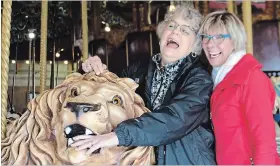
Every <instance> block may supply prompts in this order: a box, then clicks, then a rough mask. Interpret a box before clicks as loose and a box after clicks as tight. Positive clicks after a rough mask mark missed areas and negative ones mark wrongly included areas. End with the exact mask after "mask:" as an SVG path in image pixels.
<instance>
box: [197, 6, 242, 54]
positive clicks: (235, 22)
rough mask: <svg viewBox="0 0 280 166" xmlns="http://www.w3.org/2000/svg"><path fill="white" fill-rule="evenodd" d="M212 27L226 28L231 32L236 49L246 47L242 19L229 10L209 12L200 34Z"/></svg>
mask: <svg viewBox="0 0 280 166" xmlns="http://www.w3.org/2000/svg"><path fill="white" fill-rule="evenodd" d="M210 29H218V30H219V29H220V30H222V29H225V30H227V32H228V33H229V34H230V36H231V39H232V40H233V43H234V48H235V51H239V50H245V49H246V39H247V38H246V32H245V28H244V25H243V23H242V22H241V21H240V19H239V18H238V17H237V16H236V15H234V14H232V13H229V12H227V11H215V12H212V13H210V14H208V15H207V16H206V17H205V19H204V20H203V22H202V25H201V28H200V30H199V32H198V33H199V34H205V33H207V31H209V30H210Z"/></svg>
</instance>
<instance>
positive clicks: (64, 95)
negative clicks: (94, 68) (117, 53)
mask: <svg viewBox="0 0 280 166" xmlns="http://www.w3.org/2000/svg"><path fill="white" fill-rule="evenodd" d="M137 87H138V85H137V84H136V83H135V82H134V81H133V80H131V79H129V78H119V77H117V76H116V75H115V74H113V73H111V72H108V71H106V72H104V73H103V74H101V75H99V76H97V75H95V73H87V74H84V75H81V74H79V73H73V74H70V75H69V76H68V77H67V78H66V80H64V81H63V82H62V84H60V85H58V86H57V87H55V88H54V89H51V90H46V91H44V92H43V93H41V94H40V95H39V96H37V97H36V98H34V99H32V100H31V101H30V102H29V103H28V110H27V111H26V112H25V113H24V114H23V115H22V116H21V117H20V118H19V119H17V120H15V121H13V123H12V124H10V125H9V126H7V133H6V135H7V137H6V138H5V139H3V140H2V141H1V150H2V151H1V162H2V164H4V165H66V164H67V165H68V164H75V165H76V164H77V165H92V164H94V165H151V164H154V161H155V159H154V151H153V147H149V146H141V147H123V146H115V147H110V148H100V149H98V150H96V151H95V152H93V153H92V154H91V155H86V154H85V153H86V150H84V151H76V150H75V149H74V148H72V147H71V146H70V145H71V144H72V143H73V139H72V137H75V136H77V135H83V134H90V135H99V134H105V133H109V132H111V131H112V130H114V128H115V127H116V126H117V125H118V124H119V123H120V122H122V121H124V120H127V119H130V118H136V117H139V116H140V115H142V114H143V113H145V112H149V110H148V109H147V108H146V107H145V106H144V102H143V100H142V98H141V97H140V96H139V95H137V94H136V93H135V89H136V88H137Z"/></svg>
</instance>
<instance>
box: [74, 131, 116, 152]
mask: <svg viewBox="0 0 280 166" xmlns="http://www.w3.org/2000/svg"><path fill="white" fill-rule="evenodd" d="M73 140H74V143H72V144H71V147H75V148H76V150H77V151H80V150H84V149H88V148H89V150H88V151H87V153H86V154H87V155H90V154H92V153H93V152H95V151H96V150H98V149H100V148H105V147H113V146H117V145H118V144H119V140H118V137H117V135H116V134H115V133H114V132H111V133H108V134H103V135H95V136H93V135H79V136H76V137H73Z"/></svg>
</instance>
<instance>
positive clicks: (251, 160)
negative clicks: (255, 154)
mask: <svg viewBox="0 0 280 166" xmlns="http://www.w3.org/2000/svg"><path fill="white" fill-rule="evenodd" d="M250 162H251V165H254V161H253V158H252V157H250Z"/></svg>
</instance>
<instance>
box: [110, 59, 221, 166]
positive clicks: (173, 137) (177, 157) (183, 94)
mask: <svg viewBox="0 0 280 166" xmlns="http://www.w3.org/2000/svg"><path fill="white" fill-rule="evenodd" d="M198 59H199V57H192V56H191V55H189V56H187V58H185V61H184V62H183V65H182V66H181V68H180V69H179V70H180V71H179V73H178V75H177V76H176V77H175V79H174V81H173V82H172V83H171V85H170V87H169V89H168V91H167V92H166V95H165V98H164V101H163V103H162V105H161V107H160V108H159V109H157V110H152V106H151V95H152V94H151V85H152V78H153V73H154V71H155V70H156V65H155V63H154V62H153V61H152V60H150V62H149V63H147V62H146V63H145V62H144V63H141V62H138V63H137V64H135V65H132V66H130V67H129V68H128V69H126V70H125V71H123V72H122V74H121V77H129V78H132V79H134V80H135V81H136V82H139V88H138V89H137V91H136V92H137V93H138V94H139V95H141V97H142V98H143V99H144V101H145V103H146V107H148V108H149V109H150V110H152V112H150V113H145V114H143V115H142V116H141V117H139V118H136V119H130V120H126V121H124V122H122V123H120V124H119V125H118V127H117V128H116V129H115V132H116V134H117V136H118V139H119V143H120V145H123V146H156V147H157V148H156V152H157V153H156V154H157V164H159V165H182V164H184V165H189V164H195V165H202V164H207V165H213V164H216V163H215V155H214V151H213V144H214V137H213V134H212V132H211V127H210V126H211V125H210V119H209V107H208V105H209V100H210V95H211V91H212V87H213V82H212V78H211V77H210V75H209V74H208V73H207V71H206V70H204V69H203V67H202V66H201V65H200V63H199V60H198Z"/></svg>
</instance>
